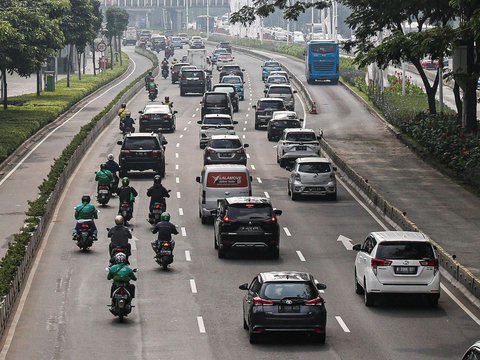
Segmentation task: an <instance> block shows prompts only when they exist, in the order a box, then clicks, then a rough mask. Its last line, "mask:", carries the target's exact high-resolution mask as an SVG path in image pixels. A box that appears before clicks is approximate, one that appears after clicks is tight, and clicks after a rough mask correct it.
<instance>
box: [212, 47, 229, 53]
mask: <svg viewBox="0 0 480 360" xmlns="http://www.w3.org/2000/svg"><path fill="white" fill-rule="evenodd" d="M226 53H227V49H224V48H220V49H215V52H214V54H226Z"/></svg>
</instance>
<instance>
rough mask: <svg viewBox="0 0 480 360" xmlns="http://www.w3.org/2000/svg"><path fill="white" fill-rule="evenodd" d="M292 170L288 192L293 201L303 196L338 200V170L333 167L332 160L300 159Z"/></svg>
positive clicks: (319, 158)
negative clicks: (336, 173) (336, 176)
mask: <svg viewBox="0 0 480 360" xmlns="http://www.w3.org/2000/svg"><path fill="white" fill-rule="evenodd" d="M287 170H289V167H288V166H287ZM291 170H292V172H291V173H290V177H289V178H288V190H287V191H288V195H290V198H291V199H292V200H297V199H298V198H299V197H300V196H302V195H308V196H318V195H321V196H325V197H327V198H328V199H330V200H336V199H337V181H336V179H335V171H336V170H337V168H336V167H335V166H332V164H331V162H330V160H328V159H326V158H321V157H318V158H315V157H312V158H300V159H297V160H295V164H294V165H293V167H292V169H291Z"/></svg>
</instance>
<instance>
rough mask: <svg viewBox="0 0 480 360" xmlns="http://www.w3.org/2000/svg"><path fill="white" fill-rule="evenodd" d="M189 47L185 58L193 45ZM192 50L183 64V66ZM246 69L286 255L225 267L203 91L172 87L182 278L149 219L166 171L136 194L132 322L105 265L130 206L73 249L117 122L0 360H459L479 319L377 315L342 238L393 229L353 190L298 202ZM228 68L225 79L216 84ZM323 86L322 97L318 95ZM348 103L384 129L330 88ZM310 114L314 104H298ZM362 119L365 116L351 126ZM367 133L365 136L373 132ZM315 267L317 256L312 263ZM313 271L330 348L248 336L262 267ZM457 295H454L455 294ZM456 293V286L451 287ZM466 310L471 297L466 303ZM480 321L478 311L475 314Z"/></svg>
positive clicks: (394, 308) (135, 181)
mask: <svg viewBox="0 0 480 360" xmlns="http://www.w3.org/2000/svg"><path fill="white" fill-rule="evenodd" d="M184 52H185V50H184ZM179 53H182V51H179V52H178V53H177V58H178V57H179V55H178V54H179ZM235 56H236V60H237V61H238V62H239V63H240V64H242V66H243V67H245V69H246V76H245V79H246V84H245V85H246V100H245V101H243V102H241V103H240V112H239V113H236V114H235V115H234V118H235V119H236V120H238V121H239V123H238V125H236V130H237V133H238V134H240V135H241V136H242V137H243V136H245V139H244V142H246V143H249V144H250V147H249V148H248V153H249V156H250V158H249V163H248V166H249V168H250V169H251V173H252V176H253V177H254V185H253V192H254V195H268V196H269V197H271V199H272V202H273V204H274V206H275V207H277V208H280V209H282V210H283V214H282V216H281V217H280V218H279V222H280V225H281V227H282V228H283V229H282V238H281V250H280V259H279V260H270V259H266V258H264V257H262V256H259V255H256V254H251V253H250V254H248V253H247V254H239V255H238V256H234V257H231V258H228V259H224V260H220V259H218V258H217V254H216V251H215V250H214V248H213V233H212V227H211V226H210V225H202V224H201V222H200V219H199V218H198V205H197V199H198V187H197V185H198V184H196V183H195V177H196V176H198V175H199V174H200V171H201V168H202V151H201V150H200V149H199V147H198V125H197V124H196V120H197V119H198V118H199V114H200V111H199V110H200V106H199V101H200V96H186V97H182V98H181V97H180V96H179V90H178V85H172V84H171V83H170V81H169V79H167V80H163V79H159V80H158V84H159V94H160V96H164V95H169V96H170V98H171V100H173V102H174V108H175V109H176V110H178V111H179V113H178V114H177V131H176V132H175V133H173V134H167V135H166V137H167V139H168V141H169V144H168V145H167V175H166V178H165V180H164V185H165V186H166V187H167V188H168V189H171V190H172V193H171V194H172V197H171V198H170V199H169V200H168V211H169V212H170V213H171V214H172V221H173V222H174V223H176V224H178V225H179V227H180V229H181V234H179V235H178V236H177V239H176V244H177V245H176V248H175V261H174V263H173V264H172V266H171V267H170V270H169V271H166V272H165V271H162V270H160V268H159V266H158V265H157V264H156V263H155V262H154V260H153V251H152V249H151V246H150V241H151V240H152V239H153V236H152V234H151V233H150V226H149V224H148V223H147V221H146V218H147V212H148V210H147V207H148V198H147V197H146V189H147V187H149V186H150V185H151V183H152V177H153V173H134V174H132V175H131V177H130V178H131V181H132V185H133V186H134V187H135V188H136V189H137V190H138V191H139V193H140V196H139V198H138V200H137V201H136V204H135V212H134V218H133V219H132V221H131V224H132V228H133V229H134V232H133V235H134V237H135V240H134V251H133V256H132V258H131V262H132V264H133V265H134V266H136V267H139V269H140V270H139V272H138V274H137V275H138V281H137V298H136V299H135V300H134V303H135V305H136V307H135V308H134V309H133V311H132V314H131V315H130V316H129V317H128V319H127V320H126V322H125V323H123V324H122V323H119V322H118V320H117V319H115V318H113V316H112V315H111V314H110V313H109V311H108V308H107V306H106V305H107V304H108V303H109V289H110V283H109V282H108V281H107V280H106V272H105V270H104V268H105V266H106V265H107V260H108V254H107V246H108V241H107V239H106V230H105V228H106V227H107V226H112V223H113V218H114V216H115V214H116V209H117V206H118V201H117V200H116V199H113V200H112V202H111V203H110V204H109V206H107V207H106V208H103V209H101V211H102V212H101V214H100V219H99V220H98V221H97V226H98V228H99V229H100V233H99V234H100V239H99V241H98V242H97V243H96V244H94V246H93V248H92V249H91V250H90V251H89V252H81V251H79V250H78V249H77V248H76V246H75V244H74V243H73V242H72V241H71V240H70V234H71V228H72V226H73V207H74V206H75V205H76V204H77V203H78V202H79V199H80V197H81V195H82V194H83V193H84V192H85V191H87V192H90V193H91V194H94V193H95V187H96V184H95V182H94V177H93V172H94V170H95V169H96V168H97V167H98V164H99V163H100V162H102V161H104V159H105V157H106V155H107V154H108V153H110V152H112V153H114V154H118V152H119V146H118V145H116V141H117V140H118V139H120V138H121V136H120V134H119V133H118V125H117V123H116V121H114V122H113V123H112V124H111V125H110V126H109V127H108V128H107V129H106V130H105V131H104V132H103V133H102V134H100V137H99V140H98V141H97V142H96V143H95V144H94V145H93V146H92V148H91V149H90V151H89V152H88V153H87V154H86V156H85V158H84V160H83V161H82V162H81V163H80V164H79V168H78V171H77V172H76V173H75V174H73V176H72V180H71V182H70V183H69V184H68V185H67V186H66V188H65V193H64V198H62V199H61V201H60V204H59V206H58V209H57V213H56V215H55V217H54V220H53V222H52V224H51V227H50V231H49V233H48V236H47V238H46V241H44V243H43V245H42V248H41V250H40V253H39V257H38V260H37V263H36V265H35V267H34V269H33V271H32V274H31V280H32V281H31V282H29V284H27V287H26V290H25V293H24V296H23V297H22V300H21V301H20V304H19V308H18V312H17V314H16V316H15V318H14V320H13V326H12V327H11V328H10V330H9V331H8V333H7V335H6V336H5V337H4V339H3V345H4V346H3V351H2V352H1V354H0V358H8V359H28V358H35V359H83V358H91V357H92V355H93V354H95V357H96V358H98V359H106V358H119V359H244V358H260V359H305V358H310V357H315V358H322V359H355V360H356V359H359V358H360V357H361V358H369V359H396V360H399V359H400V360H402V359H459V358H460V357H461V354H462V353H463V351H464V349H465V348H466V347H468V346H469V345H470V344H471V343H472V342H473V341H474V340H477V338H478V336H479V324H477V323H475V322H474V321H473V320H472V319H471V317H469V316H468V315H467V314H466V313H465V312H464V311H463V310H462V309H461V308H460V307H459V306H458V305H457V304H456V303H455V302H454V301H452V299H451V298H450V297H449V296H447V295H446V294H445V293H443V294H442V296H441V298H440V304H439V308H438V309H430V308H429V307H428V305H427V304H426V303H425V302H423V301H422V299H418V298H404V297H395V298H389V299H385V300H384V301H382V302H381V303H380V304H379V305H378V306H377V307H374V308H366V307H365V306H364V304H363V299H362V297H361V296H358V295H356V294H355V292H354V287H353V260H354V256H355V254H354V253H353V252H351V251H349V250H347V249H346V248H345V246H344V245H343V244H342V243H341V242H339V241H337V239H338V237H339V235H343V236H345V237H347V238H350V239H352V240H353V243H356V242H360V241H362V240H363V239H364V237H365V236H366V235H367V233H368V232H370V231H374V230H381V229H383V228H384V227H386V226H385V225H384V224H382V222H381V221H380V220H378V219H376V217H374V216H372V214H371V212H370V211H369V209H368V207H366V206H364V205H362V204H360V203H359V202H358V201H357V200H356V196H355V194H354V193H352V192H351V190H350V189H346V188H344V187H343V186H340V187H339V191H338V201H336V202H329V201H324V200H318V199H316V200H306V201H301V202H292V201H291V200H290V199H289V198H288V196H287V193H286V181H287V174H288V173H287V172H286V171H285V170H283V169H281V168H280V167H279V166H278V165H277V163H276V160H275V149H274V148H273V146H274V145H275V144H274V143H270V142H268V141H267V140H266V133H265V131H255V130H254V124H253V121H254V113H253V111H252V109H251V105H252V104H254V102H255V100H256V99H257V98H259V97H261V96H263V84H262V83H261V80H260V62H259V61H257V60H254V59H251V58H248V57H246V56H244V55H240V54H236V55H235ZM217 76H218V73H217V72H216V71H215V72H214V78H217ZM319 89H320V90H321V88H319ZM327 90H328V92H329V93H331V95H332V96H333V94H335V93H337V96H346V98H344V100H343V101H340V99H338V100H337V101H332V102H328V101H325V103H326V105H325V106H328V107H329V108H330V109H331V111H332V112H333V111H334V110H335V109H336V110H337V111H338V112H339V113H341V112H342V111H345V110H342V109H344V108H345V107H347V110H348V114H347V113H345V116H344V118H349V117H350V116H352V115H349V114H354V115H355V116H354V117H355V120H356V121H361V122H362V123H364V124H365V125H364V127H365V128H367V127H368V126H378V125H371V123H375V121H373V120H372V118H371V117H370V115H369V114H368V113H367V112H366V111H365V110H364V109H363V106H362V105H360V104H358V103H356V102H355V101H354V100H353V98H351V96H350V95H349V94H348V93H347V92H345V90H344V89H343V88H341V87H331V88H328V89H327ZM146 102H147V95H146V93H145V92H143V91H141V92H140V93H139V94H138V95H137V96H136V97H135V98H134V99H133V100H132V101H131V103H129V104H128V107H129V109H131V110H132V113H135V112H136V111H138V110H140V109H141V108H142V107H143V106H144V105H145V103H146ZM297 111H300V112H302V105H301V103H300V102H297ZM326 115H327V114H326V113H322V114H320V115H318V116H315V117H313V116H307V118H306V121H307V127H312V128H318V127H320V126H325V127H329V128H334V127H335V123H337V122H338V120H339V119H344V118H340V117H339V115H338V114H337V115H336V116H335V117H333V116H326ZM352 123H355V121H352ZM365 131H366V130H365ZM303 260H305V261H303ZM281 269H285V270H305V271H308V272H310V273H312V274H313V275H314V276H315V277H316V278H317V279H318V280H319V281H320V282H322V283H325V284H326V285H327V289H326V290H325V294H324V297H325V299H326V306H327V311H328V318H327V343H326V345H324V346H320V345H317V344H314V343H311V342H309V341H306V340H304V339H303V338H302V337H299V336H295V337H292V336H275V337H269V338H267V339H265V341H264V342H262V343H261V344H259V345H254V346H252V345H250V344H249V342H248V335H247V332H246V331H245V330H243V328H242V317H241V316H242V315H241V312H242V309H241V298H242V295H243V294H242V291H241V290H239V289H238V285H240V284H242V283H244V282H250V280H251V279H252V278H253V276H255V275H256V274H257V273H258V272H261V271H270V270H281ZM450 290H452V289H450ZM452 291H453V290H452ZM456 295H457V296H458V297H459V298H460V300H462V301H465V299H463V298H462V297H461V295H459V294H456ZM472 311H473V312H474V314H475V315H476V316H477V317H479V316H480V314H479V312H478V310H472Z"/></svg>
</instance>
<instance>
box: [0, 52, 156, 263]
mask: <svg viewBox="0 0 480 360" xmlns="http://www.w3.org/2000/svg"><path fill="white" fill-rule="evenodd" d="M125 51H126V52H127V53H128V55H129V56H130V58H131V64H130V67H129V69H128V70H127V73H126V75H124V76H122V77H121V78H119V79H118V80H117V81H116V82H115V83H113V84H112V85H109V87H107V88H104V89H103V90H101V91H100V93H99V94H96V95H93V96H92V97H90V98H89V101H88V102H85V101H84V102H82V103H80V104H78V105H77V106H76V107H75V109H74V110H73V111H72V112H71V113H69V114H68V115H67V116H66V117H65V118H64V120H63V121H62V122H61V124H58V125H57V126H56V127H55V128H54V129H52V130H51V131H48V132H46V134H45V136H44V137H43V138H42V140H41V141H42V142H41V143H40V142H37V143H28V142H27V143H26V144H25V146H27V151H28V152H27V153H26V154H24V155H22V156H21V157H20V158H17V159H13V160H11V163H10V164H8V166H7V167H6V168H4V169H3V170H2V173H1V174H0V198H1V199H2V204H3V206H2V207H1V210H0V226H1V228H2V236H1V237H0V256H3V255H4V254H5V252H6V250H7V246H8V242H9V241H12V240H13V235H14V234H15V233H17V232H18V231H19V229H20V228H21V227H22V226H23V222H24V220H25V211H26V210H27V209H28V203H27V202H28V201H29V200H33V199H35V198H36V197H37V196H38V186H39V185H40V184H41V182H42V180H43V179H44V178H45V177H46V176H47V174H48V172H49V171H50V164H51V163H52V162H53V160H54V159H55V158H58V157H59V156H60V154H61V153H62V151H63V149H64V148H65V146H67V145H68V144H69V143H70V141H71V140H72V138H73V137H74V136H75V135H76V134H77V133H78V131H79V129H80V127H81V126H83V125H85V124H86V123H87V122H88V121H90V120H91V119H92V118H93V117H95V115H97V114H98V113H99V112H101V111H102V110H103V109H104V107H105V106H106V105H107V104H108V103H109V102H110V101H111V100H112V99H113V98H114V97H115V96H116V95H117V94H118V93H119V92H120V91H121V90H122V89H123V88H124V87H125V86H126V85H127V84H129V83H130V82H131V81H132V80H134V79H135V78H137V77H138V76H139V75H141V74H142V73H143V72H144V71H146V70H147V69H148V68H149V67H151V66H152V63H151V61H150V60H149V59H147V58H145V57H144V56H141V55H139V54H136V53H135V52H134V49H133V48H132V47H126V48H125ZM116 84H118V85H116ZM80 109H81V111H79V110H80ZM19 190H20V191H19Z"/></svg>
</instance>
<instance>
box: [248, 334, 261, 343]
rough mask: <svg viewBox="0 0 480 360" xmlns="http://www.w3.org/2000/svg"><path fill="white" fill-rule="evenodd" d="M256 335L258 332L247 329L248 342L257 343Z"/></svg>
mask: <svg viewBox="0 0 480 360" xmlns="http://www.w3.org/2000/svg"><path fill="white" fill-rule="evenodd" d="M258 336H259V334H255V333H253V332H252V331H249V333H248V341H250V344H258Z"/></svg>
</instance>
